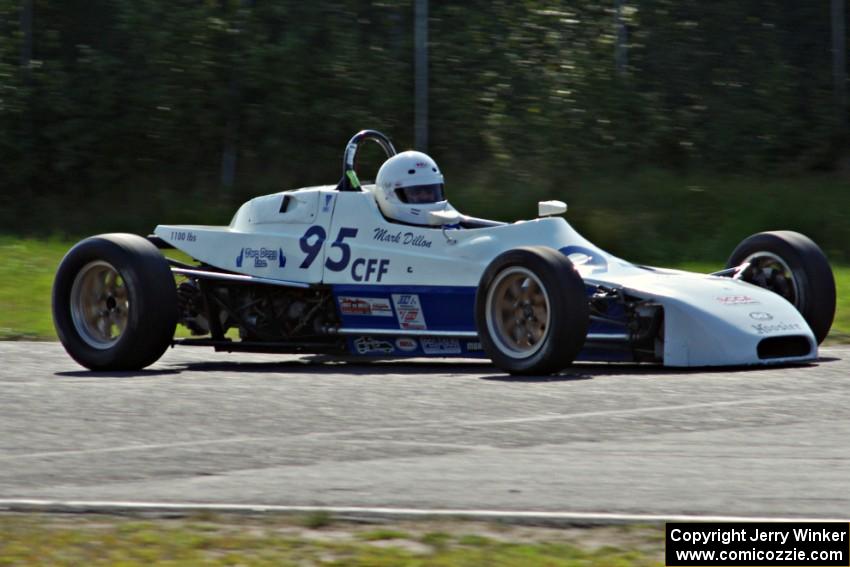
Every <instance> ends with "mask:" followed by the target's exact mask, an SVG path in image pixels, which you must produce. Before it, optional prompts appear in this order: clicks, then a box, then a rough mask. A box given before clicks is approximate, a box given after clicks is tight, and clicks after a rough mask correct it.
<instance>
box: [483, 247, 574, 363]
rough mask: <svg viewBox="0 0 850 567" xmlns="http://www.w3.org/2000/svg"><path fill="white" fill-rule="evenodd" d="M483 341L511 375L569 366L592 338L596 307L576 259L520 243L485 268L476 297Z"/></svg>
mask: <svg viewBox="0 0 850 567" xmlns="http://www.w3.org/2000/svg"><path fill="white" fill-rule="evenodd" d="M475 323H476V326H477V327H478V335H479V336H480V337H481V345H482V347H483V348H484V351H485V352H486V353H487V355H488V356H489V357H490V359H491V360H492V361H493V363H494V364H495V365H496V366H498V367H499V368H501V369H502V370H505V371H506V372H509V373H510V374H520V375H531V374H538V375H541V374H551V373H553V372H558V371H559V370H562V369H563V368H565V367H567V366H569V365H570V364H571V363H572V362H573V360H575V357H576V356H578V353H579V351H580V350H581V347H582V346H583V345H584V341H585V339H586V337H587V328H588V325H589V324H590V310H589V304H588V300H587V295H586V294H585V289H584V281H583V280H582V278H581V276H580V275H579V274H578V272H576V271H575V268H574V267H573V264H572V262H570V260H569V259H568V258H567V257H566V256H564V255H563V254H560V253H558V252H556V251H555V250H552V249H551V248H544V247H528V248H516V249H513V250H508V251H507V252H504V253H502V254H501V255H499V256H498V257H496V258H495V259H494V260H493V261H492V262H491V263H490V265H489V266H488V267H487V269H486V270H485V272H484V274H483V275H482V277H481V282H480V283H479V285H478V292H477V293H476V298H475Z"/></svg>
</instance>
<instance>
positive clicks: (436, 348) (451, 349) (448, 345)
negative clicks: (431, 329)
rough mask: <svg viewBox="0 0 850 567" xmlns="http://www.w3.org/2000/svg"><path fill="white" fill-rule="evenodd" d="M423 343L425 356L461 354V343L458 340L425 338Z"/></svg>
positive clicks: (422, 340)
mask: <svg viewBox="0 0 850 567" xmlns="http://www.w3.org/2000/svg"><path fill="white" fill-rule="evenodd" d="M421 342H422V352H424V353H425V354H460V341H459V340H457V339H445V338H433V337H423V338H422V339H421Z"/></svg>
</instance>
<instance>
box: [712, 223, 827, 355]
mask: <svg viewBox="0 0 850 567" xmlns="http://www.w3.org/2000/svg"><path fill="white" fill-rule="evenodd" d="M744 262H750V263H751V264H750V267H749V268H747V269H746V270H744V271H743V272H742V274H741V276H740V279H741V280H743V281H746V282H749V283H752V284H755V285H757V286H759V287H763V288H765V289H769V290H770V291H773V292H774V293H777V294H779V295H781V296H782V297H784V298H785V299H787V300H788V301H789V302H791V303H792V304H793V305H794V307H796V308H797V311H799V312H800V314H801V315H803V318H804V319H805V320H806V322H807V323H808V324H809V327H811V329H812V332H813V333H814V335H815V338H816V339H817V342H818V344H820V343H822V342H823V340H824V339H825V338H826V336H827V334H829V329H830V328H831V327H832V320H833V318H834V317H835V278H834V277H833V275H832V269H831V268H830V267H829V261H828V260H827V259H826V256H825V255H824V253H823V251H822V250H821V249H820V248H819V247H818V245H817V244H815V243H814V242H813V241H812V240H811V239H810V238H809V237H807V236H804V235H802V234H800V233H799V232H792V231H789V230H777V231H772V232H760V233H758V234H754V235H752V236H750V237H748V238H746V239H744V241H743V242H741V243H740V244H739V245H738V246H737V247H736V248H735V250H734V251H733V252H732V255H731V256H730V257H729V260H728V261H727V262H726V267H727V268H734V267H736V266H740V265H741V264H743V263H744Z"/></svg>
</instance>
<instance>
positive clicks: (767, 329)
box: [752, 323, 802, 335]
mask: <svg viewBox="0 0 850 567" xmlns="http://www.w3.org/2000/svg"><path fill="white" fill-rule="evenodd" d="M752 327H753V329H755V330H756V332H757V333H758V334H760V335H769V334H771V333H779V332H782V331H800V330H802V327H801V326H800V324H799V323H774V324H772V325H764V324H762V323H759V324H757V325H753V326H752Z"/></svg>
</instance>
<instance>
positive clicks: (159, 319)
mask: <svg viewBox="0 0 850 567" xmlns="http://www.w3.org/2000/svg"><path fill="white" fill-rule="evenodd" d="M177 317H178V310H177V288H176V286H175V284H174V277H173V276H172V274H171V269H170V268H169V266H168V262H167V261H166V259H165V258H164V257H163V256H162V254H160V252H159V250H157V248H156V247H155V246H154V245H153V244H151V243H150V242H148V241H147V240H146V239H144V238H142V237H140V236H136V235H134V234H102V235H100V236H93V237H91V238H87V239H85V240H83V241H81V242H79V243H78V244H77V245H76V246H74V247H73V248H71V250H70V251H69V252H68V253H67V254H66V255H65V257H64V258H63V259H62V262H61V263H60V264H59V269H58V270H57V272H56V279H55V281H54V282H53V324H54V326H55V327H56V333H57V335H58V336H59V340H60V341H61V342H62V346H64V347H65V350H66V351H68V354H69V355H71V358H73V359H74V360H76V361H77V362H79V363H80V364H81V365H83V366H85V367H86V368H89V369H91V370H138V369H141V368H144V367H146V366H148V365H150V364H153V363H154V362H156V361H157V360H158V359H159V358H160V357H161V356H162V354H163V353H164V352H165V350H166V349H167V348H168V346H169V345H170V344H171V341H172V339H173V337H174V329H175V327H176V326H177Z"/></svg>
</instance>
